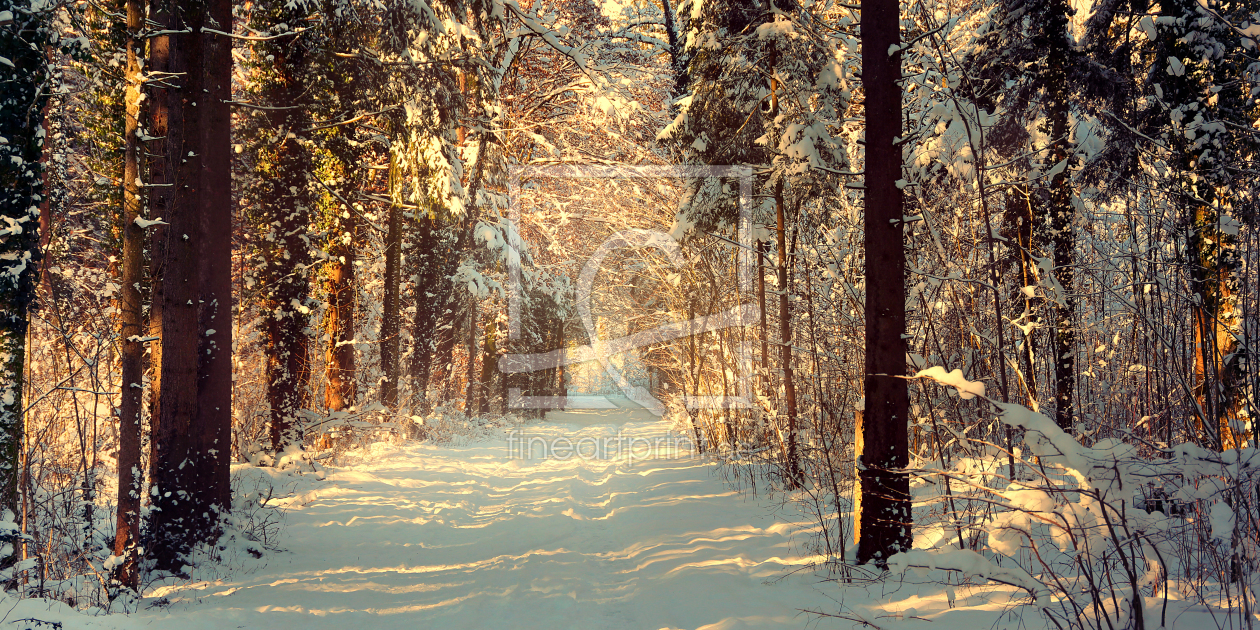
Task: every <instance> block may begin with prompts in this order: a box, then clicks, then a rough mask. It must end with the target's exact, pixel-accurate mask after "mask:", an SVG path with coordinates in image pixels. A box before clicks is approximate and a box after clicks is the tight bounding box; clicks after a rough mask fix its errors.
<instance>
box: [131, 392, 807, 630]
mask: <svg viewBox="0 0 1260 630" xmlns="http://www.w3.org/2000/svg"><path fill="white" fill-rule="evenodd" d="M583 425H585V426H583ZM524 432H525V433H524V435H525V436H526V437H534V436H537V437H541V438H546V439H548V440H552V439H556V438H566V437H567V438H569V439H570V440H572V442H573V444H574V446H576V447H577V448H579V449H581V450H582V451H583V452H584V453H587V454H590V453H591V452H592V451H593V450H594V449H595V448H596V446H597V445H598V446H599V447H601V448H605V449H613V448H618V445H620V450H621V451H622V453H621V454H620V455H615V454H612V453H608V454H607V455H608V456H607V457H604V458H591V457H571V458H567V459H564V458H560V457H551V458H542V457H536V458H533V459H526V458H521V457H519V456H520V455H522V454H523V448H521V447H518V450H517V452H516V453H509V444H508V442H507V441H506V440H497V441H490V442H480V443H474V444H469V445H466V446H453V447H451V446H443V447H439V446H433V445H408V446H401V447H399V446H389V447H383V448H378V449H376V450H374V451H373V452H372V453H370V454H368V455H367V456H366V457H365V458H364V459H363V460H362V461H361V462H359V463H356V464H354V465H351V466H347V467H345V468H340V469H333V470H332V471H330V473H329V474H328V478H327V480H326V481H324V482H321V483H318V484H316V485H315V486H314V488H313V489H312V490H310V491H309V492H308V493H307V494H306V496H304V497H302V498H301V500H300V501H297V502H295V505H294V506H293V507H292V508H291V509H290V510H289V512H288V514H287V517H286V529H285V532H284V536H283V539H282V540H281V543H280V544H281V546H282V547H284V549H285V551H283V552H280V553H276V554H272V555H270V556H268V557H267V558H265V564H263V566H260V567H258V568H257V569H256V570H252V571H249V572H246V571H236V572H234V574H233V575H230V576H228V577H227V578H226V579H223V580H219V581H216V582H202V583H200V584H196V585H194V586H193V587H187V586H185V587H182V588H178V589H176V588H172V589H171V590H170V592H167V593H153V595H165V596H166V597H167V598H168V599H169V600H170V601H171V605H170V606H168V607H167V608H166V609H165V610H158V609H151V610H147V611H142V612H140V613H138V614H136V615H135V616H134V617H133V621H135V622H140V623H141V624H144V625H148V624H152V625H153V626H159V627H179V628H181V630H188V629H192V628H202V627H205V628H235V627H243V628H337V629H339V630H344V629H346V628H406V629H408V630H414V629H416V628H438V627H441V628H456V629H458V628H504V627H511V628H548V629H553V628H577V627H581V628H584V629H591V628H635V629H643V628H648V629H656V628H689V629H690V628H701V627H704V628H714V629H717V628H761V627H766V628H770V627H774V628H781V627H785V626H786V627H804V626H805V625H806V624H807V623H808V622H809V618H808V617H807V616H805V615H802V614H800V613H799V612H798V609H799V608H805V607H817V606H819V605H825V603H826V601H827V600H826V598H825V597H823V596H822V595H821V594H820V593H819V592H818V591H816V590H815V588H814V583H815V582H816V581H817V580H816V578H814V577H813V576H812V574H811V573H810V572H809V571H803V572H801V573H800V574H798V575H794V576H791V577H789V578H787V579H784V580H781V581H779V578H780V577H782V576H783V575H784V574H785V573H787V572H789V571H790V570H791V569H793V568H795V567H796V566H799V565H800V564H802V563H804V562H805V559H804V558H802V557H800V556H801V553H802V552H801V550H800V549H799V546H798V545H794V544H793V541H792V540H791V539H790V535H791V532H792V529H793V526H792V525H790V524H787V523H784V522H781V521H776V519H775V518H774V517H773V516H772V515H771V514H770V512H769V510H768V509H767V508H766V507H765V505H764V504H760V503H758V502H757V500H756V499H747V500H746V499H745V497H744V496H743V495H742V494H740V493H738V492H735V491H732V490H731V489H730V488H729V487H728V486H727V485H725V484H724V483H723V482H722V481H721V480H720V479H718V478H716V477H715V475H714V474H713V468H712V466H711V465H710V464H709V463H708V462H707V461H706V460H703V459H700V458H695V457H693V456H692V455H691V454H690V453H689V452H682V449H681V447H682V446H685V445H679V447H680V448H678V449H677V450H676V451H675V452H674V453H670V452H669V443H668V442H660V443H659V444H660V445H661V447H662V448H664V449H665V451H664V452H659V453H656V456H655V457H648V455H649V454H648V453H647V449H648V447H647V440H651V441H652V443H653V444H658V443H657V442H656V439H657V438H664V437H666V436H667V432H668V426H667V425H666V424H665V423H662V422H659V421H656V420H654V419H652V418H651V416H646V415H643V414H642V412H633V411H631V410H628V409H619V410H610V411H605V412H585V413H573V412H570V413H565V414H555V415H553V416H551V417H549V422H548V423H545V424H535V425H527V426H526V427H525V428H524ZM618 435H620V436H621V437H622V440H623V441H622V442H617V441H615V440H616V438H617V436H618ZM632 438H639V441H638V442H635V443H634V446H635V450H634V453H633V454H634V457H633V458H631V457H627V456H626V453H625V452H624V451H625V450H626V448H627V447H628V446H630V443H628V442H626V440H629V439H632ZM596 440H599V442H598V443H597V442H596ZM609 440H612V441H609ZM563 444H564V442H563V440H562V442H561V445H560V448H563ZM534 447H535V450H536V451H538V452H537V453H536V454H541V453H540V451H541V448H542V446H541V441H536V442H534ZM512 455H516V456H515V457H513V456H512Z"/></svg>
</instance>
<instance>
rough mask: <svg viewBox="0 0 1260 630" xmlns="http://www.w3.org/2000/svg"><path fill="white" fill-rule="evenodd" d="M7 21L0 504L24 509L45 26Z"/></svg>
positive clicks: (2, 50) (18, 13)
mask: <svg viewBox="0 0 1260 630" xmlns="http://www.w3.org/2000/svg"><path fill="white" fill-rule="evenodd" d="M0 8H4V9H12V11H11V13H12V16H11V18H10V21H9V23H7V24H5V25H3V26H0V57H3V58H4V59H5V61H7V62H8V63H5V64H4V65H0V103H3V107H0V137H4V138H5V140H6V142H5V143H4V144H0V217H3V219H4V224H5V225H6V228H5V229H4V230H3V231H4V236H3V238H0V278H3V281H0V512H4V511H6V510H7V511H8V512H9V513H10V514H11V517H10V518H12V519H14V520H16V519H17V516H18V515H19V514H21V513H22V507H21V502H20V492H19V482H20V478H21V475H20V474H19V472H20V470H21V454H22V442H23V431H24V427H23V397H22V391H23V385H24V378H25V371H26V333H27V329H28V327H29V320H28V314H27V313H28V309H29V307H30V305H31V302H32V300H33V299H34V298H35V283H36V280H37V265H38V263H39V262H40V260H39V247H38V246H39V220H40V211H39V206H40V201H41V200H42V199H43V196H44V194H45V193H44V190H43V177H42V171H43V169H42V168H41V157H42V155H43V152H44V139H43V134H42V133H41V130H42V129H43V112H44V105H45V103H46V102H47V100H48V94H47V93H46V92H45V89H46V87H47V83H46V81H47V78H48V64H47V60H46V58H45V56H44V50H45V46H46V45H47V43H48V42H47V35H46V33H47V32H48V31H47V30H45V28H46V27H48V25H47V24H45V23H44V17H43V16H42V15H40V14H39V13H35V12H29V11H24V10H23V8H24V7H23V6H21V5H17V6H15V3H8V2H6V3H3V4H0ZM11 549H12V550H11V552H10V553H9V554H8V556H6V557H4V558H0V567H9V566H12V565H13V563H15V562H16V561H17V559H18V556H19V553H18V552H19V550H20V549H21V545H17V544H14V545H12V546H11Z"/></svg>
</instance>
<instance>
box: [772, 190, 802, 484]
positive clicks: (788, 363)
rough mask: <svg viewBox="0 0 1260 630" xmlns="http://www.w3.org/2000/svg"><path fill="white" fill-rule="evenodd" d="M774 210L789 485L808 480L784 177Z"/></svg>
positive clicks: (786, 463)
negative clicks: (799, 420) (799, 421)
mask: <svg viewBox="0 0 1260 630" xmlns="http://www.w3.org/2000/svg"><path fill="white" fill-rule="evenodd" d="M774 213H775V220H776V226H777V229H776V231H775V238H776V239H778V246H779V269H778V272H779V287H778V289H779V342H780V343H781V344H782V345H781V346H780V351H781V356H780V361H781V362H782V363H783V399H784V400H783V402H784V406H785V407H786V410H785V411H786V415H787V445H786V447H785V449H784V450H785V453H784V457H786V458H787V461H786V462H784V465H785V466H786V469H787V487H788V488H793V489H794V488H799V487H800V486H801V484H802V483H803V482H804V475H803V474H802V472H801V457H800V454H799V453H798V452H797V445H796V442H797V440H796V415H797V409H796V379H795V378H793V374H792V311H791V304H790V303H789V301H788V300H789V298H790V297H791V289H790V287H789V286H788V251H787V239H786V231H787V230H786V226H785V225H784V216H783V180H779V183H778V184H777V185H776V186H775V190H774Z"/></svg>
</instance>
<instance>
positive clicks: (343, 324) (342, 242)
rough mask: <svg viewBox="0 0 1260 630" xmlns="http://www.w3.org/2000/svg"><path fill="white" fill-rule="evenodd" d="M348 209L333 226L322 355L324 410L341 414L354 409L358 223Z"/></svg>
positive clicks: (355, 390) (345, 209) (343, 211)
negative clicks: (355, 248)
mask: <svg viewBox="0 0 1260 630" xmlns="http://www.w3.org/2000/svg"><path fill="white" fill-rule="evenodd" d="M351 210H352V209H351V208H348V207H345V206H342V207H341V213H340V214H338V215H337V218H336V219H335V220H334V222H333V224H334V226H335V228H334V231H333V238H332V246H331V247H329V248H328V249H329V254H330V255H331V257H332V260H331V261H330V262H329V263H328V314H327V315H326V317H327V320H326V322H327V323H326V325H327V327H328V351H327V352H326V353H325V361H324V363H325V367H324V375H325V377H326V381H327V383H326V385H325V387H324V406H325V407H327V408H328V411H343V410H345V409H346V408H348V407H350V406H352V405H354V402H355V394H356V393H357V387H356V386H355V385H356V384H355V365H354V357H355V352H354V351H355V348H354V311H355V292H356V287H355V269H354V263H355V250H354V242H355V238H356V236H357V234H358V222H357V221H356V220H355V218H354V214H353V213H352V212H351Z"/></svg>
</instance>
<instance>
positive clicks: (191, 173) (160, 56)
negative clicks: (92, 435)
mask: <svg viewBox="0 0 1260 630" xmlns="http://www.w3.org/2000/svg"><path fill="white" fill-rule="evenodd" d="M150 19H151V20H153V21H155V22H157V24H158V29H157V30H161V31H167V32H172V33H171V34H168V35H164V36H158V37H155V38H153V40H152V48H151V53H150V60H151V64H152V68H153V72H158V73H169V76H170V77H171V78H170V79H167V80H164V81H162V82H155V83H154V84H153V98H152V100H151V104H150V108H151V113H152V129H153V131H152V132H150V135H153V136H157V137H161V138H162V139H161V140H158V141H156V142H155V144H160V145H162V148H161V149H160V150H156V151H152V152H153V153H154V154H155V155H154V158H153V160H154V161H153V162H152V163H151V171H152V173H153V174H152V175H151V178H153V179H154V181H153V184H155V185H158V186H160V187H161V188H160V189H159V190H163V191H164V192H163V194H161V195H156V194H155V195H152V196H151V201H150V203H151V204H152V205H151V207H150V213H149V214H150V216H151V217H158V216H161V217H163V218H164V219H165V220H166V221H167V223H169V225H168V226H166V227H165V229H162V230H159V231H157V232H156V234H155V235H154V240H155V243H154V247H153V263H154V266H155V268H156V269H155V271H156V273H154V274H153V275H154V298H153V309H152V311H151V325H152V326H154V328H155V329H156V332H157V333H158V334H159V335H160V340H161V341H160V343H161V350H160V354H159V356H158V357H156V359H155V364H154V370H155V372H156V373H157V374H158V381H159V383H158V387H157V388H156V389H155V395H156V398H157V404H156V405H155V407H156V417H155V419H154V420H155V427H154V430H153V448H154V466H153V484H154V486H155V494H154V499H153V507H154V511H153V514H152V516H151V518H150V527H149V532H148V534H149V544H148V545H146V547H148V548H149V549H150V550H151V551H152V553H153V555H154V557H155V559H156V561H157V568H159V569H163V570H171V571H176V570H179V569H180V567H181V566H182V557H183V556H184V555H185V554H187V553H188V552H189V551H190V550H191V549H192V547H193V545H194V544H196V543H197V542H199V541H207V540H212V539H213V538H214V537H215V535H216V534H217V516H218V513H219V512H220V510H221V509H226V508H227V507H228V506H229V505H230V503H229V501H228V499H229V493H230V489H229V487H228V479H227V472H228V456H229V450H230V449H229V444H228V442H229V440H228V432H229V431H230V428H231V425H230V418H231V363H230V361H231V348H232V344H231V330H232V327H231V307H232V303H231V286H230V273H229V272H230V268H229V264H230V251H231V250H230V246H231V240H230V234H231V232H230V230H231V203H230V202H231V197H230V193H231V187H230V183H231V173H230V166H231V162H230V161H229V152H228V147H229V143H230V137H231V136H230V115H229V112H228V110H227V104H226V103H225V102H224V101H226V100H228V99H227V95H228V94H229V92H228V90H229V89H230V83H229V82H230V79H231V55H230V42H229V41H228V40H227V38H222V37H220V36H215V35H213V34H210V33H204V32H203V31H202V28H203V27H207V28H214V29H217V30H224V31H230V30H231V5H230V3H229V2H228V1H227V0H212V2H210V3H209V4H204V3H199V2H192V1H190V0H178V1H176V2H159V3H155V5H154V6H153V7H152V10H151V12H150ZM162 76H168V75H162ZM154 132H156V133H154ZM157 177H161V178H162V179H161V180H160V181H159V180H157ZM211 326H214V327H215V328H213V329H212V328H211ZM211 330H213V331H214V332H211Z"/></svg>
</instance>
